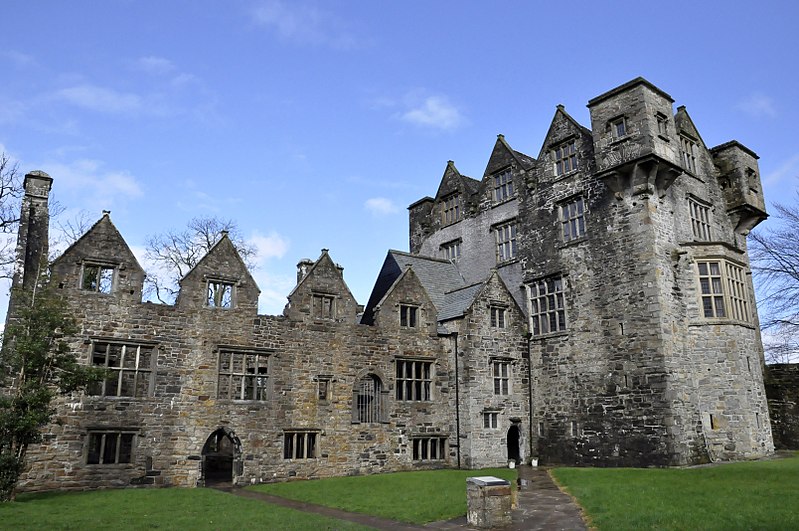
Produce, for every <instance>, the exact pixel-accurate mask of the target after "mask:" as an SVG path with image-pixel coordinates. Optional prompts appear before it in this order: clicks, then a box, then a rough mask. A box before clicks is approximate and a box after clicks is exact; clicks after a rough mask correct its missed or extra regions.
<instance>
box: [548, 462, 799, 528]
mask: <svg viewBox="0 0 799 531" xmlns="http://www.w3.org/2000/svg"><path fill="white" fill-rule="evenodd" d="M553 472H554V475H555V477H556V478H557V480H558V481H559V482H560V483H561V485H563V486H565V487H566V489H567V490H568V492H570V493H571V494H573V495H574V496H575V497H576V498H577V499H578V500H579V502H580V505H582V506H583V508H584V509H585V510H586V512H587V513H588V516H589V518H590V520H591V522H592V524H593V525H595V526H596V527H597V528H598V529H600V530H614V531H615V530H624V529H636V530H639V529H702V530H714V529H719V530H735V529H775V530H777V529H779V530H782V529H799V454H796V455H795V456H794V457H790V458H786V459H774V460H770V461H757V462H749V463H734V464H725V465H719V466H713V467H706V468H690V469H634V468H624V469H608V468H559V469H556V470H554V471H553Z"/></svg>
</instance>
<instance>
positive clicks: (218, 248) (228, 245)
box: [178, 231, 261, 293]
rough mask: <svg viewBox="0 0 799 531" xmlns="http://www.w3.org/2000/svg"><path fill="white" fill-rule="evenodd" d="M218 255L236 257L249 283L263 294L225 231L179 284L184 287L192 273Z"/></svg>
mask: <svg viewBox="0 0 799 531" xmlns="http://www.w3.org/2000/svg"><path fill="white" fill-rule="evenodd" d="M217 253H228V254H230V255H232V256H234V257H235V258H236V261H237V262H238V263H239V265H240V266H241V270H242V271H243V272H244V273H245V274H246V275H247V277H249V278H248V281H250V282H252V285H253V286H255V289H256V291H258V293H260V292H261V288H259V287H258V283H257V282H255V279H254V278H253V277H252V274H250V269H249V268H248V267H247V264H246V263H244V260H243V259H242V258H241V255H240V254H239V252H238V251H237V250H236V246H235V245H233V242H232V241H230V238H229V237H228V233H227V231H223V232H222V237H221V238H219V241H217V242H216V243H215V244H214V246H213V247H211V248H210V249H209V250H208V252H207V253H205V256H203V257H202V258H200V259H199V260H198V261H197V263H196V264H194V267H192V268H191V269H190V270H189V271H188V272H187V273H186V274H185V275H183V278H181V279H180V280H179V281H178V284H180V285H182V284H183V281H184V280H186V279H187V278H188V277H189V276H190V275H191V274H192V273H194V271H196V270H197V269H199V268H200V266H202V265H203V264H204V262H206V261H207V260H210V257H211V256H212V255H214V254H217Z"/></svg>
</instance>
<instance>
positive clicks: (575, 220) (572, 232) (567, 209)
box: [560, 197, 585, 242]
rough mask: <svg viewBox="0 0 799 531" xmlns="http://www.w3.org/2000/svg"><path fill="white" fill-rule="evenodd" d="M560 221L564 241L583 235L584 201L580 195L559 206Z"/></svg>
mask: <svg viewBox="0 0 799 531" xmlns="http://www.w3.org/2000/svg"><path fill="white" fill-rule="evenodd" d="M560 223H561V226H562V227H563V241H564V242H569V241H572V240H576V239H577V238H580V237H581V236H584V235H585V203H584V202H583V198H582V197H578V198H577V199H575V200H573V201H571V202H569V203H565V204H563V205H561V206H560Z"/></svg>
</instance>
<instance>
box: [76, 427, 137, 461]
mask: <svg viewBox="0 0 799 531" xmlns="http://www.w3.org/2000/svg"><path fill="white" fill-rule="evenodd" d="M138 431H139V430H137V429H133V428H89V429H88V430H87V433H86V439H85V448H86V453H85V456H84V457H85V459H84V461H85V462H86V464H87V465H89V466H101V467H108V466H127V465H131V464H132V463H133V462H134V458H135V449H136V440H137V438H138ZM112 441H113V448H111V447H110V443H111V442H112ZM109 448H111V452H113V456H109V455H107V454H108V453H109ZM95 449H96V450H95Z"/></svg>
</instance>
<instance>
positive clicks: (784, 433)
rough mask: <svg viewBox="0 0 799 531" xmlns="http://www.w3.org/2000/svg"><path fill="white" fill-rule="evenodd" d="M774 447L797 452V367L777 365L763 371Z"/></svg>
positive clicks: (798, 428) (798, 415) (798, 382)
mask: <svg viewBox="0 0 799 531" xmlns="http://www.w3.org/2000/svg"><path fill="white" fill-rule="evenodd" d="M766 395H767V396H768V406H769V413H770V414H771V430H772V433H773V434H774V447H775V448H776V449H778V450H799V363H778V364H775V365H768V366H767V367H766Z"/></svg>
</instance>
